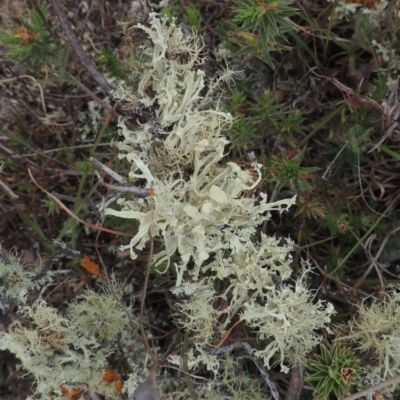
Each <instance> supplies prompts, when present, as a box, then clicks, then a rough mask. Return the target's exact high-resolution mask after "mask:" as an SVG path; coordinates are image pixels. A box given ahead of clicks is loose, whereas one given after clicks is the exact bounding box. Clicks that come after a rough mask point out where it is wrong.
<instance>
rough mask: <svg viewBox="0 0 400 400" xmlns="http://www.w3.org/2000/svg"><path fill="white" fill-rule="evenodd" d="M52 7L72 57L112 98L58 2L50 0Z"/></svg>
mask: <svg viewBox="0 0 400 400" xmlns="http://www.w3.org/2000/svg"><path fill="white" fill-rule="evenodd" d="M50 3H51V5H52V7H53V11H54V14H55V15H56V16H57V18H58V20H59V21H60V25H61V28H62V30H63V31H64V33H65V36H66V37H67V40H68V43H69V44H70V46H71V52H72V55H73V57H74V59H75V61H77V62H78V63H79V64H80V65H81V66H82V67H83V68H85V70H86V71H87V72H88V73H89V74H90V76H91V77H92V78H93V79H94V80H95V81H96V83H97V84H98V85H99V86H100V87H101V88H102V89H103V90H104V91H105V92H106V93H107V94H108V95H109V96H110V97H112V94H111V92H112V90H113V87H112V86H111V85H110V84H109V83H108V82H107V81H106V80H105V78H104V76H103V75H102V74H101V73H100V72H99V70H98V69H97V68H96V65H95V63H94V62H93V61H92V59H91V58H90V57H89V56H88V55H87V54H86V53H85V52H84V50H83V48H82V46H81V44H80V43H79V42H78V39H77V38H76V35H75V33H74V32H73V31H72V29H71V27H70V26H69V22H68V20H67V17H66V16H65V13H64V11H63V10H62V8H61V6H60V0H50Z"/></svg>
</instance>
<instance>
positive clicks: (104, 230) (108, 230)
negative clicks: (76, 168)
mask: <svg viewBox="0 0 400 400" xmlns="http://www.w3.org/2000/svg"><path fill="white" fill-rule="evenodd" d="M28 173H29V176H30V177H31V179H32V181H33V183H34V184H35V185H36V186H37V187H38V188H39V189H40V190H42V191H43V192H44V193H46V194H47V195H48V196H50V197H51V198H52V199H53V200H54V201H55V202H56V203H57V204H59V205H60V206H61V208H63V209H64V210H65V211H66V212H67V213H68V214H69V215H70V216H71V217H72V218H74V219H75V220H77V221H78V222H80V223H81V224H83V225H85V226H88V227H89V228H91V229H94V230H98V231H103V232H107V233H112V234H114V235H119V236H129V237H130V236H132V235H130V234H129V233H124V232H118V231H114V230H113V229H108V228H103V227H102V226H97V225H94V224H90V223H89V222H86V221H84V220H83V219H81V218H79V217H78V216H76V215H75V214H74V213H73V212H72V211H71V210H70V209H69V208H68V207H67V206H65V205H64V203H63V202H62V201H60V200H59V199H58V198H57V197H56V196H54V195H52V194H51V193H49V192H48V191H47V190H46V189H44V188H42V187H41V186H40V185H39V184H38V183H37V182H36V180H35V178H34V177H33V175H32V172H31V170H30V169H29V168H28Z"/></svg>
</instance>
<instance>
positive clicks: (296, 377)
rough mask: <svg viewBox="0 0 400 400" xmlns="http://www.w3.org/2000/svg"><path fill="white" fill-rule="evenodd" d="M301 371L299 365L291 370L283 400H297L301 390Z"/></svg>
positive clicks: (302, 384) (302, 381)
mask: <svg viewBox="0 0 400 400" xmlns="http://www.w3.org/2000/svg"><path fill="white" fill-rule="evenodd" d="M303 386H304V379H303V369H302V367H301V366H300V365H298V366H295V367H293V368H292V369H291V374H290V382H289V386H288V389H287V391H286V396H285V400H298V399H299V398H300V395H301V391H302V390H303Z"/></svg>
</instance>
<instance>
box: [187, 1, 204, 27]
mask: <svg viewBox="0 0 400 400" xmlns="http://www.w3.org/2000/svg"><path fill="white" fill-rule="evenodd" d="M186 18H187V21H188V24H189V25H190V26H192V27H193V28H195V29H196V30H197V31H198V30H200V27H201V18H200V14H199V11H198V10H197V8H196V7H195V6H194V5H190V6H189V7H187V8H186Z"/></svg>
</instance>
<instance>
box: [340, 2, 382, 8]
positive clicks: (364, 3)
mask: <svg viewBox="0 0 400 400" xmlns="http://www.w3.org/2000/svg"><path fill="white" fill-rule="evenodd" d="M347 3H348V4H362V5H364V6H367V7H368V8H371V9H373V10H374V9H375V8H376V7H377V6H378V5H379V4H380V3H381V2H380V0H347Z"/></svg>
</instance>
